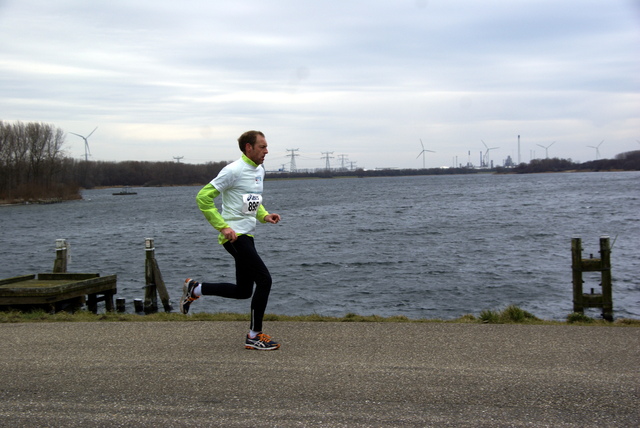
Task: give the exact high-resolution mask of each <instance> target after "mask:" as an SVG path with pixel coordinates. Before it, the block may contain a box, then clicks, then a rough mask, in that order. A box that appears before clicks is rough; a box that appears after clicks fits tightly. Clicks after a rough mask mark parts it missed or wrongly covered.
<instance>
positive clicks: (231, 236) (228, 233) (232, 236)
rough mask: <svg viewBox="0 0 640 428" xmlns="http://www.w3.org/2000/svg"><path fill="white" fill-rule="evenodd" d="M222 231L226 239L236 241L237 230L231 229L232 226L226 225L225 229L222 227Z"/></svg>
mask: <svg viewBox="0 0 640 428" xmlns="http://www.w3.org/2000/svg"><path fill="white" fill-rule="evenodd" d="M220 233H222V235H224V237H225V239H226V240H227V241H229V242H235V240H236V239H238V236H237V235H236V231H235V230H233V229H231V228H230V227H225V228H224V229H220Z"/></svg>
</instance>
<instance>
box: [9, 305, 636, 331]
mask: <svg viewBox="0 0 640 428" xmlns="http://www.w3.org/2000/svg"><path fill="white" fill-rule="evenodd" d="M264 320H265V321H277V322H394V323H431V322H440V323H458V324H537V325H563V324H572V325H602V326H631V327H640V320H632V319H618V320H616V321H615V322H608V321H605V320H596V319H593V318H589V317H587V316H585V315H582V314H576V313H572V314H569V315H568V316H567V320H566V322H563V321H548V320H542V319H540V318H537V317H536V316H534V315H532V314H530V313H529V312H527V311H525V310H523V309H521V308H519V307H518V306H515V305H510V306H508V307H507V308H505V309H504V310H502V311H496V310H491V309H485V310H483V311H482V312H480V314H479V316H477V317H476V316H475V315H473V314H466V315H463V316H461V317H460V318H456V319H453V320H440V319H410V318H407V317H406V316H402V315H396V316H391V317H381V316H378V315H358V314H355V313H348V314H346V315H345V316H343V317H329V316H324V315H319V314H311V315H295V316H292V315H276V314H265V317H264ZM171 321H181V322H185V321H188V322H197V321H220V322H225V321H227V322H228V321H247V322H248V321H250V316H249V314H237V313H228V312H220V313H204V312H200V313H198V312H196V313H193V314H191V315H183V314H181V313H176V312H171V313H167V312H158V313H155V314H148V315H138V314H122V313H117V312H106V313H101V314H94V313H92V312H90V311H86V310H81V311H77V312H74V313H69V312H58V313H55V314H51V313H49V312H46V311H42V310H36V311H32V312H20V311H8V312H0V324H2V323H31V322H171Z"/></svg>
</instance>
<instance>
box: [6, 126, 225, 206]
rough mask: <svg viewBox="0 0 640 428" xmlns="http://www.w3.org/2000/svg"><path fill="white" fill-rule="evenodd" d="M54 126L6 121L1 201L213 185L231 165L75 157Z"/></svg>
mask: <svg viewBox="0 0 640 428" xmlns="http://www.w3.org/2000/svg"><path fill="white" fill-rule="evenodd" d="M64 142H65V133H64V131H63V130H62V129H60V128H56V127H55V126H54V125H52V124H45V123H26V124H25V123H22V122H15V123H5V122H3V121H0V201H5V202H21V201H51V200H67V199H79V198H80V197H81V196H80V190H81V189H82V188H85V189H90V188H94V187H113V186H168V185H189V184H203V183H208V182H209V181H211V179H213V178H214V177H215V176H216V175H218V172H220V170H221V169H222V168H223V167H224V166H225V165H227V163H228V162H224V161H223V162H209V163H205V164H200V165H191V164H183V163H179V162H139V161H126V162H103V161H87V160H77V159H73V158H70V157H68V156H67V155H66V153H65V152H64V150H63V145H64Z"/></svg>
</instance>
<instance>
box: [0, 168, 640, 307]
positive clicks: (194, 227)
mask: <svg viewBox="0 0 640 428" xmlns="http://www.w3.org/2000/svg"><path fill="white" fill-rule="evenodd" d="M134 190H135V191H137V192H138V194H137V195H135V196H113V195H112V193H113V191H114V190H113V189H100V190H88V191H85V192H84V193H83V196H84V200H82V201H75V202H67V203H62V204H54V205H26V206H4V207H0V221H1V223H2V230H1V232H0V238H1V243H2V249H1V250H0V254H1V259H2V265H1V266H0V277H2V278H6V277H11V276H16V275H22V274H27V273H37V272H46V271H50V270H51V269H52V267H53V261H54V258H55V240H56V239H57V238H66V239H67V240H68V241H69V242H70V243H71V256H72V259H71V261H70V263H69V271H72V272H99V273H101V274H103V275H108V274H117V275H118V297H124V298H126V299H127V304H128V305H129V304H130V303H131V302H132V300H133V299H134V298H142V297H143V295H144V291H143V286H144V260H145V250H144V240H145V238H146V237H152V238H154V239H155V244H156V258H157V260H158V263H159V265H160V269H161V271H162V274H163V277H164V280H165V282H166V284H167V286H168V287H169V288H170V290H169V291H170V294H171V297H172V300H173V302H174V306H175V307H176V308H177V301H178V299H179V297H180V294H181V291H180V290H181V286H182V281H184V278H185V277H187V276H191V277H194V278H197V279H199V280H207V281H217V280H225V281H228V280H233V264H232V259H231V257H230V256H229V255H228V254H227V253H226V251H224V249H223V248H222V247H221V246H219V245H218V244H217V242H216V234H217V232H215V231H214V230H213V229H212V228H211V227H210V226H209V224H208V223H207V222H206V221H205V220H204V217H203V216H202V215H201V213H200V212H199V210H198V208H197V206H196V204H195V200H194V197H195V194H196V193H197V191H198V190H199V187H175V188H136V189H134ZM265 205H266V207H267V209H268V210H269V211H271V212H278V213H279V214H281V215H282V217H283V220H282V222H281V223H280V224H278V225H259V226H258V231H257V234H256V243H257V246H258V249H259V251H260V253H261V255H262V256H263V259H264V260H265V262H266V263H267V265H268V266H269V267H270V270H271V272H272V276H273V279H274V285H273V290H272V294H271V299H270V302H269V307H268V312H271V313H278V314H289V315H297V314H314V313H315V314H321V315H334V316H341V315H344V314H346V313H349V312H353V313H358V314H363V315H369V314H377V315H382V316H392V315H405V316H407V317H409V318H442V319H452V318H457V317H459V316H461V315H464V314H467V313H472V314H475V315H478V314H479V313H480V311H482V310H483V309H496V310H499V309H502V308H504V307H506V306H508V305H510V304H516V305H518V306H520V307H521V308H523V309H525V310H527V311H529V312H531V313H533V314H534V315H536V316H538V317H541V318H545V319H564V318H565V317H566V315H567V314H568V313H570V312H571V311H572V284H571V238H572V237H574V236H580V237H582V239H583V247H584V255H585V257H587V256H588V254H589V253H593V254H594V257H598V251H599V237H600V236H601V235H609V236H610V237H611V241H612V242H613V252H612V260H611V262H612V272H613V289H614V316H615V317H616V318H620V317H633V318H640V277H638V272H640V173H637V172H619V173H579V174H538V175H484V174H482V175H473V176H462V175H458V176H422V177H394V178H366V179H322V180H287V181H280V180H268V179H267V181H266V183H265ZM585 280H586V282H585V285H584V287H585V291H586V290H588V289H589V288H595V289H596V290H599V274H589V276H588V275H586V274H585ZM248 305H249V303H248V301H232V300H225V299H218V298H212V297H205V298H203V299H200V300H198V302H196V303H194V305H193V307H192V311H194V312H219V311H230V312H247V311H248ZM591 311H592V312H591ZM599 312H600V311H599V310H595V309H593V310H590V312H589V314H590V315H592V316H598V315H599Z"/></svg>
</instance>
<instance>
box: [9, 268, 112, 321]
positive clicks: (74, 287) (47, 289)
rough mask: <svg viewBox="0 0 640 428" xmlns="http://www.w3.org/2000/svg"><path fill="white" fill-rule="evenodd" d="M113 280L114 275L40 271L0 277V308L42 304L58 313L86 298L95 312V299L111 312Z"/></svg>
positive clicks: (91, 309) (96, 307) (39, 305)
mask: <svg viewBox="0 0 640 428" xmlns="http://www.w3.org/2000/svg"><path fill="white" fill-rule="evenodd" d="M116 283H117V277H116V275H108V276H103V277H101V276H100V274H98V273H39V274H37V276H36V275H35V274H34V275H23V276H17V277H13V278H7V279H0V309H3V308H8V309H11V308H15V309H23V308H29V307H41V308H42V307H44V308H47V309H48V310H49V311H51V312H57V311H60V310H62V309H63V308H66V307H69V306H73V305H75V306H81V305H82V304H84V303H85V301H86V303H87V306H88V308H89V310H90V311H92V312H94V313H96V312H97V310H98V302H102V301H104V302H105V307H106V310H107V311H113V310H114V305H113V296H114V295H115V294H116V293H117V286H116ZM85 299H86V300H85Z"/></svg>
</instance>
